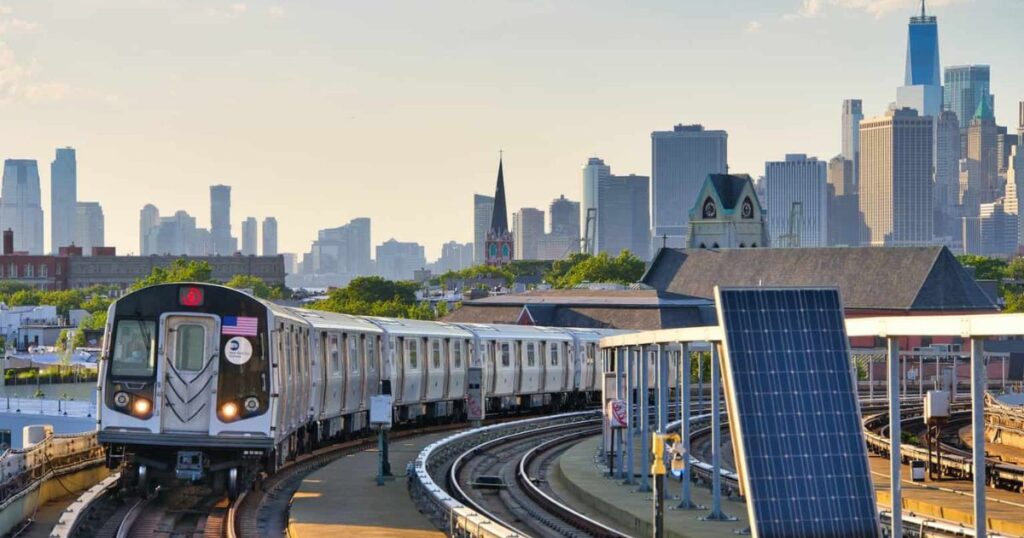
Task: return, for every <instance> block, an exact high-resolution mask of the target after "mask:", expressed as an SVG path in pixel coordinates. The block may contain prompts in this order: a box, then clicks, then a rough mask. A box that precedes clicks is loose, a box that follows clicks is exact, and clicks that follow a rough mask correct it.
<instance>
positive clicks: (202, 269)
mask: <svg viewBox="0 0 1024 538" xmlns="http://www.w3.org/2000/svg"><path fill="white" fill-rule="evenodd" d="M212 275H213V268H212V267H210V264H209V263H208V262H205V261H197V260H186V259H185V258H178V259H177V260H174V262H173V263H171V265H169V266H167V267H166V268H164V267H154V268H153V270H152V271H151V272H150V273H149V275H148V276H146V277H144V278H140V279H138V280H136V281H135V284H132V287H131V289H132V290H137V289H141V288H145V287H147V286H155V285H157V284H167V283H170V282H212V281H213V279H212V278H211V276H212Z"/></svg>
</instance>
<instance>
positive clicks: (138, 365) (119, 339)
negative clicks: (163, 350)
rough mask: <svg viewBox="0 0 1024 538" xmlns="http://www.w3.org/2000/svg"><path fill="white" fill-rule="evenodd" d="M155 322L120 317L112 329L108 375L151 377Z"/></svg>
mask: <svg viewBox="0 0 1024 538" xmlns="http://www.w3.org/2000/svg"><path fill="white" fill-rule="evenodd" d="M155 339H156V322H154V321H152V320H141V319H122V320H119V321H118V322H117V329H116V330H115V331H114V352H113V354H112V355H111V359H110V375H112V376H114V377H151V376H152V375H153V373H154V372H155V370H156V345H155Z"/></svg>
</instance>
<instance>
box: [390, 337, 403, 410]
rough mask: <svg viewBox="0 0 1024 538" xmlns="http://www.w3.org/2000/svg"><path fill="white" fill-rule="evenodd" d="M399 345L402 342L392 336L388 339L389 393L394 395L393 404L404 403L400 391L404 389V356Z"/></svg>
mask: <svg viewBox="0 0 1024 538" xmlns="http://www.w3.org/2000/svg"><path fill="white" fill-rule="evenodd" d="M401 343H402V340H398V339H397V338H396V337H394V336H389V337H388V352H389V353H390V355H391V361H390V362H391V364H390V365H389V370H390V372H389V373H388V375H390V376H391V392H392V394H393V395H394V398H392V400H393V401H394V402H395V403H399V402H402V401H404V397H405V395H404V394H403V393H402V389H403V388H404V387H405V381H404V377H405V358H404V357H405V355H404V350H403V348H402V347H400V345H401Z"/></svg>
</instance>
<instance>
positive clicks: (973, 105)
mask: <svg viewBox="0 0 1024 538" xmlns="http://www.w3.org/2000/svg"><path fill="white" fill-rule="evenodd" d="M944 78H945V86H944V88H943V90H944V91H943V97H944V98H943V101H944V103H943V108H945V109H946V110H950V111H952V112H953V113H954V114H956V119H957V120H959V121H960V127H961V128H962V129H966V128H967V127H968V126H969V125H970V124H971V120H972V119H974V113H975V112H977V110H978V107H979V106H980V105H981V100H982V99H987V100H988V106H989V108H991V109H993V110H994V109H995V102H994V99H993V97H992V94H991V93H989V91H990V84H991V83H990V80H991V72H990V68H989V66H987V65H956V66H952V67H947V68H946V72H945V77H944Z"/></svg>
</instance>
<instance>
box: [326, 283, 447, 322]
mask: <svg viewBox="0 0 1024 538" xmlns="http://www.w3.org/2000/svg"><path fill="white" fill-rule="evenodd" d="M418 288H419V285H417V284H416V283H415V282H394V281H391V280H385V279H383V278H381V277H378V276H368V277H359V278H356V279H353V280H352V281H351V282H349V284H348V286H345V287H344V288H337V289H334V290H331V292H330V294H328V296H327V298H326V299H324V300H321V301H317V302H315V303H313V304H311V305H309V306H310V308H313V309H316V310H326V311H328V312H341V313H344V314H353V315H357V316H382V317H390V318H410V319H435V314H434V310H433V309H432V308H430V305H429V304H427V303H422V304H417V303H416V290H417V289H418Z"/></svg>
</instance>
